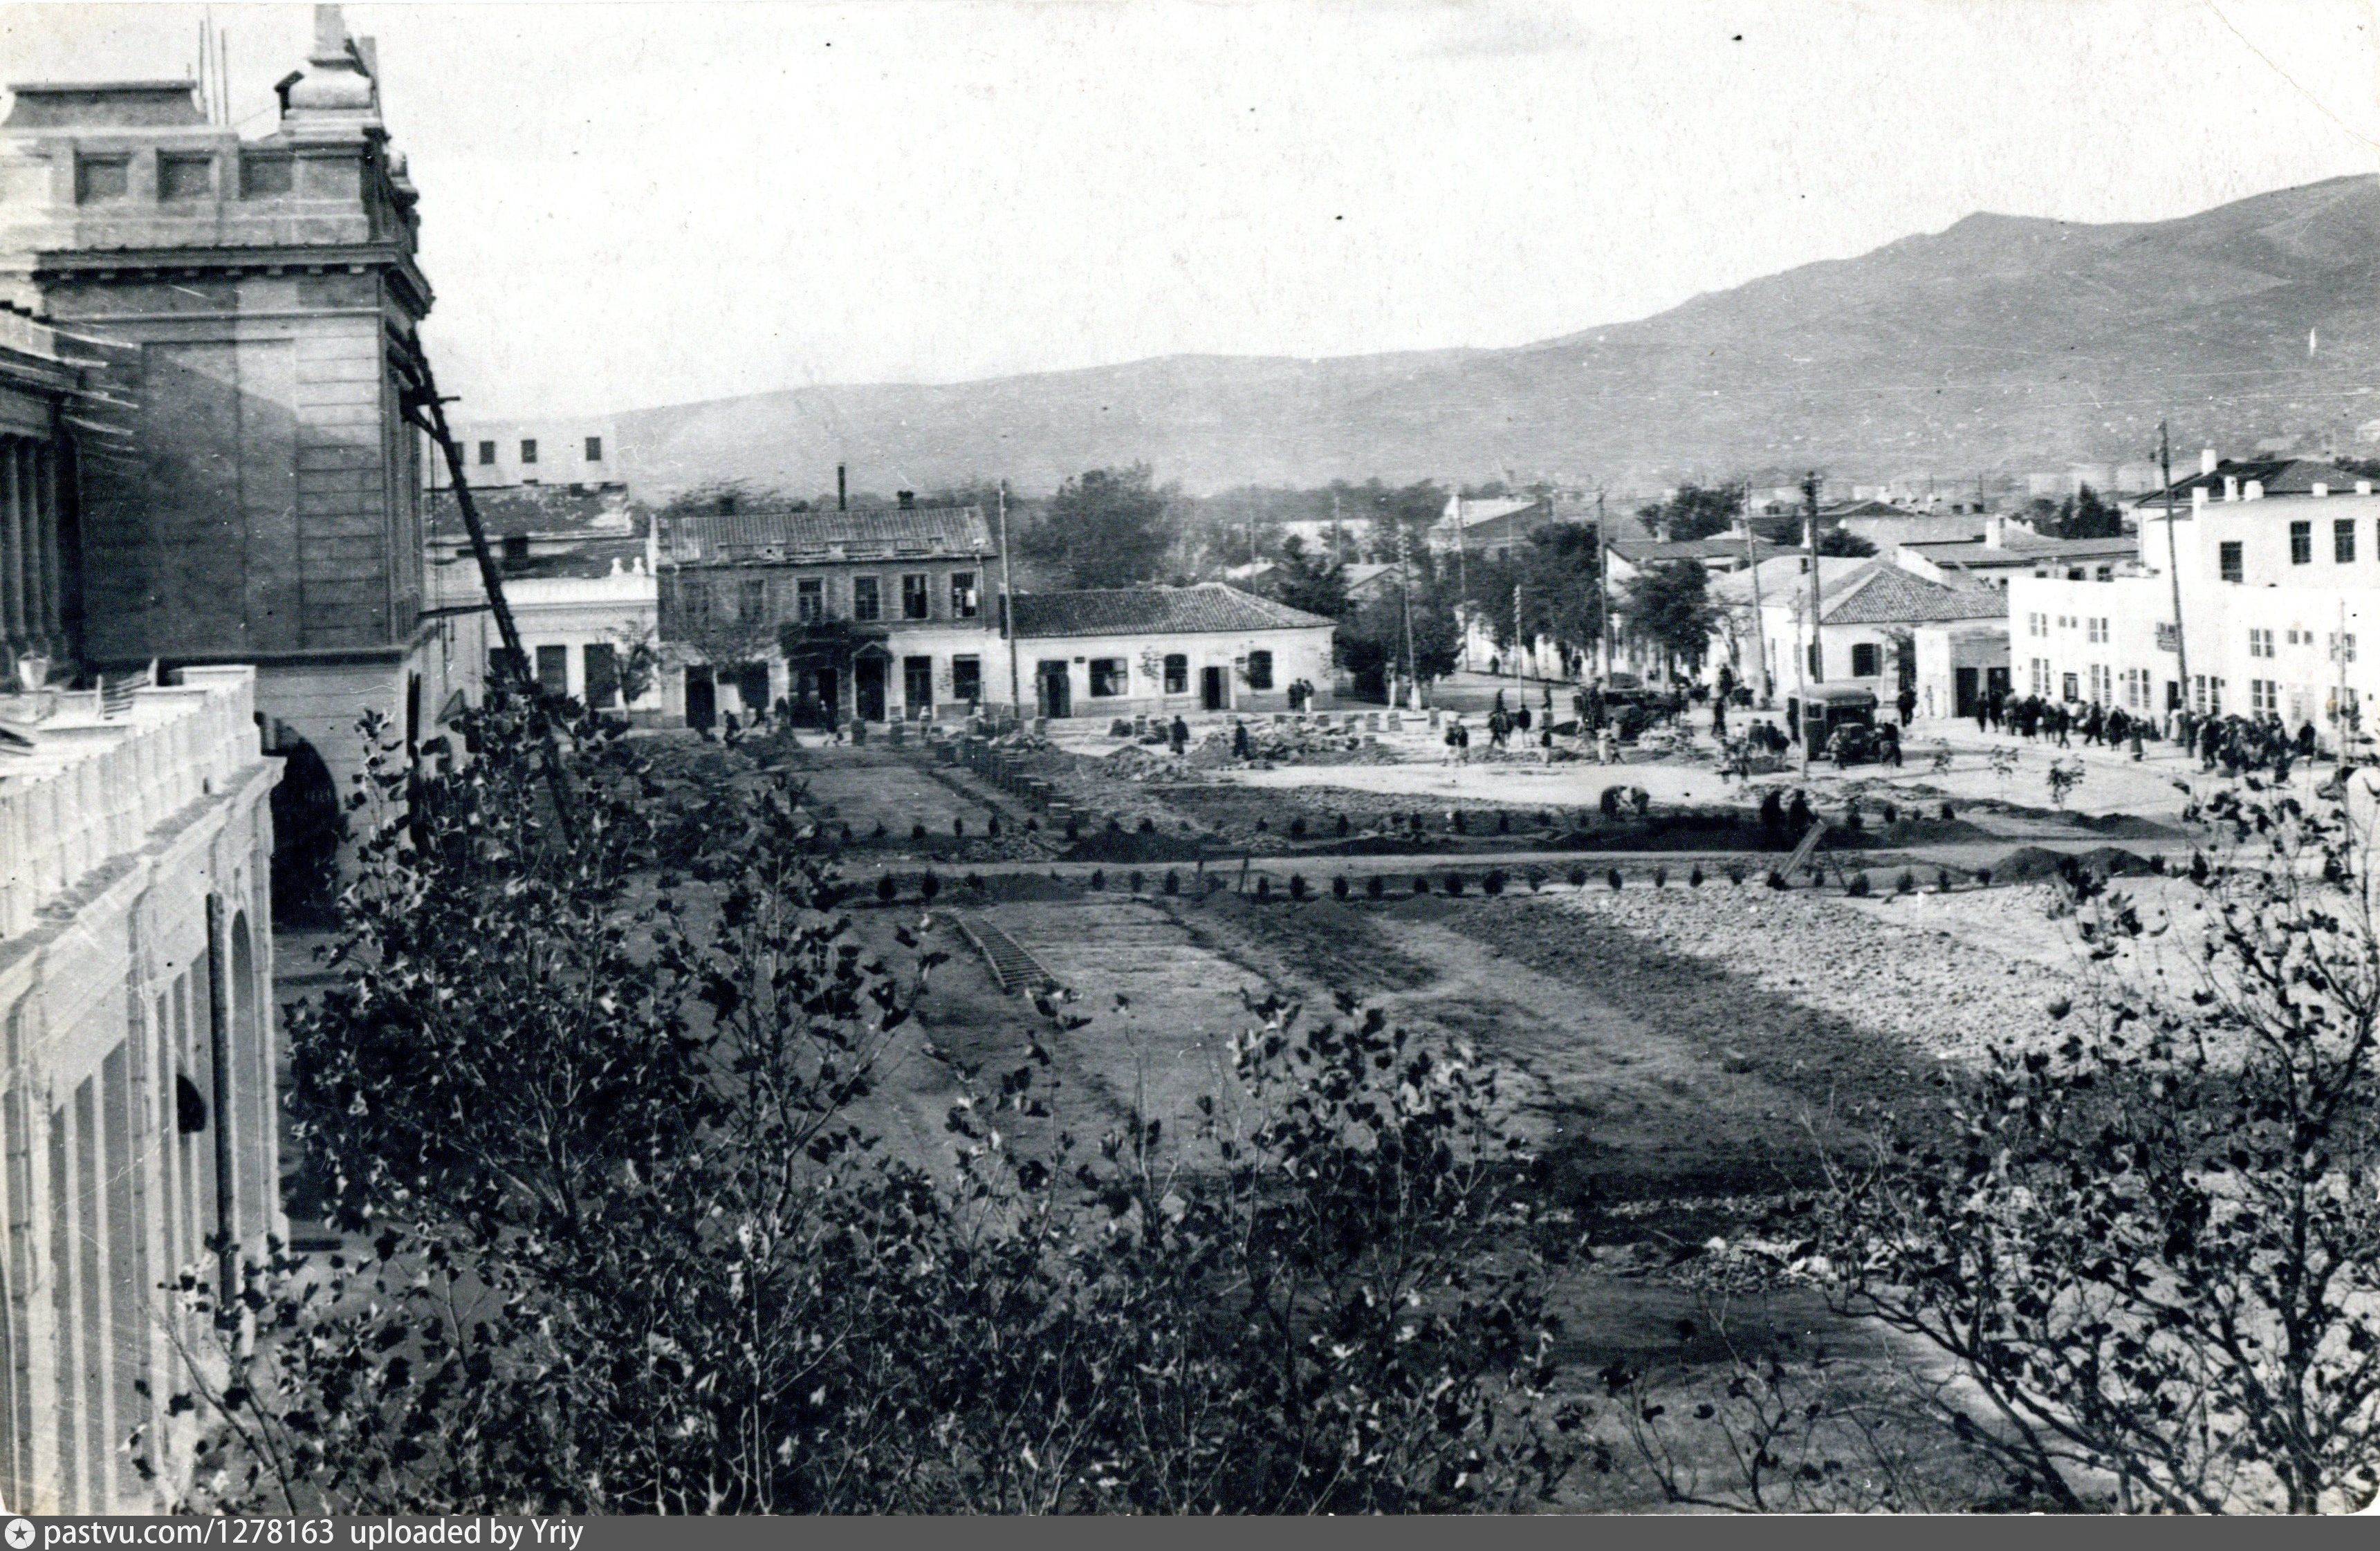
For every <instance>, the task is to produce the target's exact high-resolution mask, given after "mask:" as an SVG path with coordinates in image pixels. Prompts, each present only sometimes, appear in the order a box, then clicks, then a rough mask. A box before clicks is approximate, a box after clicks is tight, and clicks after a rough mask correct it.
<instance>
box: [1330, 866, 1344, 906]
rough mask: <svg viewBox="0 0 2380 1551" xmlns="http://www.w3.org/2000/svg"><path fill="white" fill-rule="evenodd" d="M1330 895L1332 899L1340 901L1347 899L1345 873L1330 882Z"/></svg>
mask: <svg viewBox="0 0 2380 1551" xmlns="http://www.w3.org/2000/svg"><path fill="white" fill-rule="evenodd" d="M1330 895H1331V897H1332V898H1333V899H1341V900H1343V899H1345V898H1346V897H1347V875H1346V874H1345V873H1343V872H1342V873H1341V874H1340V875H1339V876H1338V877H1336V878H1332V879H1331V880H1330Z"/></svg>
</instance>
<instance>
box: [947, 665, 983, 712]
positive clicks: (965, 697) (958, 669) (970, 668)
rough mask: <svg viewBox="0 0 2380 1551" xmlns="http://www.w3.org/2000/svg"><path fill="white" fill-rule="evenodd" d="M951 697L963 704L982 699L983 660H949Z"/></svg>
mask: <svg viewBox="0 0 2380 1551" xmlns="http://www.w3.org/2000/svg"><path fill="white" fill-rule="evenodd" d="M951 697H952V698H953V699H956V700H960V701H963V702H970V703H971V702H974V701H977V700H980V699H982V698H983V659H982V658H980V657H953V658H952V659H951Z"/></svg>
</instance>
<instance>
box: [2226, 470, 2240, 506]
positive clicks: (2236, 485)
mask: <svg viewBox="0 0 2380 1551" xmlns="http://www.w3.org/2000/svg"><path fill="white" fill-rule="evenodd" d="M2223 499H2224V500H2226V501H2237V500H2239V499H2240V476H2238V475H2237V474H2226V475H2225V476H2223Z"/></svg>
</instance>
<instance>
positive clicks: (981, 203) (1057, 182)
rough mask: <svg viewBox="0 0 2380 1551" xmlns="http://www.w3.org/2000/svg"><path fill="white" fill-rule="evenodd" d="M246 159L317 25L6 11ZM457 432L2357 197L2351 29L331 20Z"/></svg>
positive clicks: (1336, 7) (2334, 22) (41, 74)
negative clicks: (2016, 217) (397, 210)
mask: <svg viewBox="0 0 2380 1551" xmlns="http://www.w3.org/2000/svg"><path fill="white" fill-rule="evenodd" d="M210 11H211V14H212V18H213V20H214V24H215V26H216V27H217V28H218V29H219V30H222V31H223V32H224V33H225V35H226V36H227V39H228V44H229V54H230V61H231V70H230V91H229V99H230V102H231V105H232V113H233V116H234V118H235V119H236V120H237V122H239V124H240V125H241V127H242V132H243V133H245V134H249V135H251V136H261V135H263V134H267V133H270V132H271V130H272V128H273V95H272V86H273V81H274V80H276V79H279V78H280V77H281V76H283V75H284V74H285V73H286V72H287V71H289V70H290V69H293V68H297V67H300V66H302V64H303V62H304V57H305V55H306V52H307V46H308V43H309V41H310V36H311V30H312V21H311V12H310V7H306V6H235V5H217V6H212V7H205V6H191V5H164V4H115V5H76V6H67V5H47V6H10V5H0V63H5V65H6V79H10V80H38V79H52V80H55V79H130V78H157V77H175V76H181V75H185V74H188V72H189V69H190V65H191V61H193V60H194V59H195V58H196V56H197V42H196V40H197V35H198V29H199V24H200V17H201V15H202V14H208V13H209V12H210ZM346 13H347V19H348V23H349V27H350V29H351V30H353V31H354V32H356V33H357V34H358V35H366V34H369V35H372V36H374V37H376V38H377V39H378V41H379V54H380V62H381V70H382V74H383V107H384V111H385V115H386V118H387V121H388V125H389V128H390V132H391V135H392V137H393V140H394V143H395V145H396V147H397V148H398V149H399V150H401V151H404V152H406V154H407V156H408V158H409V159H410V164H411V170H412V176H413V179H414V182H415V183H416V184H417V185H418V186H419V188H420V190H421V205H420V214H421V219H422V245H421V261H422V264H423V267H424V268H425V270H426V271H427V272H428V273H429V275H430V278H431V284H432V285H433V286H434V287H435V288H436V291H437V305H436V308H435V310H434V311H433V313H432V315H431V321H430V323H429V324H428V326H427V331H426V332H427V337H428V340H429V343H430V345H431V349H432V350H433V352H434V357H435V358H436V359H437V361H438V362H439V370H440V376H441V379H442V384H443V386H445V387H446V389H447V391H449V392H450V393H457V394H460V395H461V396H462V397H463V399H464V402H465V405H466V406H467V410H466V412H467V413H468V414H470V415H471V416H473V417H474V418H481V417H491V418H492V417H536V416H549V415H550V416H580V415H590V414H602V413H607V412H611V411H614V410H621V409H628V408H636V407H642V406H652V405H662V404H673V403H685V402H691V401H695V400H700V399H709V398H720V397H726V396H730V395H734V394H746V393H755V392H763V391H767V390H771V389H778V388H793V387H807V386H813V385H818V384H822V383H849V382H963V381H967V380H972V379H976V378H982V377H989V376H998V375H1005V374H1010V373H1017V372H1030V371H1048V370H1066V369H1071V368H1077V367H1085V366H1093V365H1100V364H1106V363H1111V362H1116V361H1123V360H1130V359H1135V358H1139V357H1148V356H1158V355H1168V354H1173V353H1178V352H1196V353H1215V354H1233V355H1243V354H1245V355H1291V356H1330V355H1348V354H1357V353H1368V352H1374V351H1389V350H1405V349H1423V348H1438V347H1443V346H1450V345H1476V346H1492V345H1515V344H1522V343H1526V342H1529V341H1532V340H1537V339H1543V338H1548V337H1553V336H1557V335H1560V334H1563V333H1573V332H1575V331H1578V330H1582V329H1586V328H1590V327H1593V326H1595V325H1597V324H1602V323H1609V322H1616V321H1623V320H1626V319H1631V318H1637V317H1643V316H1645V315H1648V314H1650V313H1653V312H1657V311H1659V310H1661V309H1665V308H1668V307H1670V306H1674V305H1675V304H1677V303H1679V302H1681V301H1683V300H1685V299H1686V298H1687V297H1692V296H1694V295H1695V294H1697V293H1700V292H1704V291H1710V290H1718V289H1723V288H1725V287H1727V286H1730V285H1736V284H1739V283H1741V282H1743V281H1745V280H1748V279H1752V278H1754V277H1755V276H1758V275H1761V274H1766V273H1773V272H1776V271H1779V270H1782V269H1787V268H1790V267H1792V266H1794V265H1797V264H1802V263H1807V262H1810V261H1817V260H1825V259H1838V258H1847V257H1850V256H1852V255H1854V254H1857V253H1861V252H1864V251H1866V250H1868V249H1870V248H1876V247H1878V246H1880V245H1882V244H1884V243H1887V242H1889V241H1892V240H1893V239H1895V238H1898V237H1901V236H1908V235H1910V234H1912V233H1915V232H1927V231H1938V230H1940V229H1941V228H1943V227H1945V226H1947V225H1949V224H1951V223H1953V222H1955V221H1957V220H1959V219H1960V218H1961V217H1962V216H1965V215H1968V214H1970V213H1973V212H1976V211H1993V212H2000V213H2004V214H2020V215H2036V216H2047V217H2054V218H2058V219H2063V220H2073V221H2143V220H2158V219H2165V218H2169V217H2174V216H2180V215H2184V214H2188V213H2190V212H2194V211H2198V210H2203V209H2205V208H2207V207H2209V206H2212V205H2216V204H2220V203H2222V202H2224V201H2226V200H2234V199H2239V198H2242V197H2244V196H2247V195H2250V194H2254V193H2259V192H2263V191H2265V190H2268V189H2272V188H2285V187H2289V186H2291V185H2295V184H2301V183H2308V182H2312V181H2314V180H2317V179H2320V178H2325V177H2331V176H2339V175H2342V174H2355V173H2369V172H2373V171H2375V170H2380V49H2375V43H2374V37H2373V31H2372V29H2373V26H2374V14H2375V13H2374V7H2373V6H2370V5H2369V4H2366V3H2364V0H2272V3H2252V0H2220V3H2205V0H2196V3H2192V0H1857V3H1852V0H1794V3H1792V4H1784V3H1782V0H1769V3H1767V4H1757V5H1747V4H1740V3H1719V0H1635V3H1629V4H1587V3H1579V4H1556V3H1544V0H1466V3H1462V4H1447V3H1441V0H1372V3H1368V4H1353V3H1340V4H1328V5H1324V4H1310V3H1305V0H1262V3H1247V4H1223V3H1191V0H1117V3H1112V4H1091V3H1054V0H1053V3H1040V4H1023V3H1010V4H990V3H980V0H924V3H911V0H875V3H871V4H867V5H861V6H849V5H827V4H801V3H789V0H788V3H767V4H736V5H711V4H698V3H674V4H652V3H644V4H572V5H468V6H453V5H443V6H431V5H421V6H409V5H351V6H347V7H346Z"/></svg>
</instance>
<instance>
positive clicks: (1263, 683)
mask: <svg viewBox="0 0 2380 1551" xmlns="http://www.w3.org/2000/svg"><path fill="white" fill-rule="evenodd" d="M1248 687H1249V688H1250V689H1270V688H1271V687H1272V653H1270V652H1269V651H1252V652H1250V653H1248Z"/></svg>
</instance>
